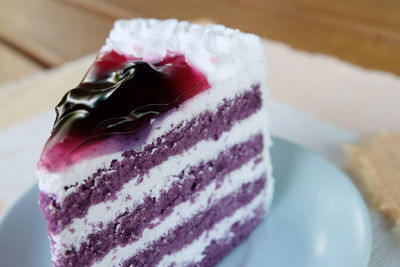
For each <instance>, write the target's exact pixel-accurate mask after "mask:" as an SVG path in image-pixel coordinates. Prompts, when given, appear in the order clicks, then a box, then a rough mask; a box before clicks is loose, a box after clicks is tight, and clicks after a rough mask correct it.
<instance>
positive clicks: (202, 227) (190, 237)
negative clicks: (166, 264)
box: [122, 176, 266, 267]
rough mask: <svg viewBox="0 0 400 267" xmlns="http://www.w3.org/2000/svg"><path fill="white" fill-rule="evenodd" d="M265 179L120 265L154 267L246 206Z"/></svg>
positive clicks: (196, 217) (222, 201)
mask: <svg viewBox="0 0 400 267" xmlns="http://www.w3.org/2000/svg"><path fill="white" fill-rule="evenodd" d="M265 183H266V177H265V176H263V177H262V178H259V179H258V180H256V181H254V182H250V183H246V184H243V185H242V187H241V189H240V190H239V191H238V192H236V193H235V194H231V195H229V196H226V197H224V198H222V199H220V200H219V201H218V202H217V203H216V204H215V205H214V206H212V207H211V208H210V209H208V210H206V211H202V212H199V213H198V214H196V215H195V216H193V218H192V219H191V220H190V221H188V222H187V223H185V224H183V225H179V226H178V227H176V228H175V229H174V230H173V231H171V232H170V234H169V235H168V236H165V237H162V238H160V239H159V240H157V241H156V242H154V243H153V244H152V245H151V246H150V247H149V248H148V249H147V250H144V251H142V252H141V253H138V254H136V255H134V256H133V257H132V258H130V259H127V260H126V261H125V262H123V263H122V266H124V267H128V266H143V267H145V266H156V265H157V264H158V263H159V262H160V261H161V259H162V258H163V256H164V255H170V254H173V253H175V252H178V251H179V250H181V249H182V248H183V247H184V246H186V245H188V244H190V243H192V242H193V241H194V240H196V239H197V238H198V237H199V236H200V235H201V234H202V233H203V232H204V231H209V230H211V229H212V228H213V226H214V225H215V224H217V223H218V222H219V221H221V220H222V219H224V218H226V217H229V216H231V215H232V214H233V213H234V212H235V210H237V209H239V208H241V207H243V206H246V205H248V204H249V203H250V202H251V201H252V200H253V199H254V198H255V197H256V196H257V195H258V194H259V193H260V192H261V191H262V190H263V188H264V186H265Z"/></svg>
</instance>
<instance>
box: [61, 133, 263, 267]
mask: <svg viewBox="0 0 400 267" xmlns="http://www.w3.org/2000/svg"><path fill="white" fill-rule="evenodd" d="M262 149H263V146H262V135H261V134H259V135H256V136H254V137H253V138H251V139H249V140H248V141H246V142H243V143H240V144H236V145H234V146H232V147H231V148H229V149H228V150H226V151H224V152H221V153H220V154H219V155H218V156H217V158H216V159H212V160H209V161H207V162H201V163H200V164H198V165H196V166H192V167H189V168H188V169H185V170H183V171H182V172H180V174H178V178H179V180H178V181H176V182H174V183H173V184H172V186H171V187H170V188H169V189H168V191H163V192H162V193H161V195H160V197H159V198H158V199H155V198H152V197H147V198H146V199H145V200H144V203H143V204H141V205H138V206H137V207H136V208H135V209H134V210H133V211H131V212H125V213H123V214H121V215H120V216H118V217H117V218H116V219H115V220H114V221H113V222H111V223H109V224H108V225H107V226H106V227H105V228H103V230H102V231H99V232H96V233H93V234H90V235H89V236H88V239H87V240H86V241H85V242H84V243H82V244H81V247H80V250H79V251H76V250H75V249H71V250H68V251H67V252H66V255H67V256H66V257H63V259H60V261H61V262H63V265H62V266H70V265H68V264H72V266H80V265H87V264H90V263H92V262H93V261H95V260H97V259H101V258H103V257H104V256H105V255H106V254H107V253H109V251H111V250H112V249H113V248H115V247H117V246H118V245H120V246H125V245H127V244H129V243H132V242H135V241H136V240H138V239H139V238H141V236H142V232H143V230H144V229H145V228H152V227H154V226H155V225H152V224H151V222H152V221H153V220H154V219H156V218H159V219H160V221H163V220H164V219H165V217H167V216H169V215H170V214H171V212H172V211H173V208H174V206H176V205H179V204H180V203H182V202H185V201H188V200H189V201H192V200H193V201H195V198H196V196H198V194H199V193H201V192H202V191H203V190H204V189H205V187H206V186H207V185H209V184H210V183H211V181H213V180H217V181H218V180H221V181H222V180H223V179H224V177H226V175H227V174H229V173H230V172H232V171H234V170H236V169H239V168H240V167H241V166H243V165H244V164H246V163H247V162H249V161H250V160H251V159H253V158H255V157H257V156H258V155H260V153H261V152H262ZM261 189H262V188H261Z"/></svg>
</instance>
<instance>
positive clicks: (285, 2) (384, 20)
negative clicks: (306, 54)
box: [64, 0, 400, 74]
mask: <svg viewBox="0 0 400 267" xmlns="http://www.w3.org/2000/svg"><path fill="white" fill-rule="evenodd" d="M64 1H67V2H69V1H74V2H76V3H78V1H77V0H64ZM79 3H81V5H86V7H87V8H88V7H89V9H96V6H102V5H104V4H107V5H108V6H111V5H114V6H115V7H118V8H119V9H121V7H123V10H129V11H134V12H135V13H137V14H140V15H141V16H145V17H157V18H170V17H176V18H179V19H189V20H190V19H195V18H202V17H208V18H211V19H213V20H215V21H217V22H219V23H222V24H225V25H227V26H230V27H234V28H239V29H241V30H243V31H247V32H254V33H256V34H259V35H261V36H263V37H266V38H268V39H273V40H279V41H283V42H285V43H288V44H290V45H291V46H293V47H295V48H299V49H303V50H307V51H311V52H318V53H325V54H331V55H335V56H337V57H339V58H341V59H344V60H346V61H350V62H352V63H356V64H359V65H361V66H364V67H367V68H374V69H382V70H387V71H391V72H394V73H397V74H400V16H399V14H400V1H398V0H381V1H375V0H336V1H332V0H331V1H322V0H268V1H263V0H218V1H214V0H202V1H198V0H169V1H163V0H155V1H154V0H153V1H142V0H130V1H125V0H100V1H93V0H82V1H79ZM110 10H112V9H110ZM114 11H115V10H114ZM109 15H110V16H112V17H117V14H116V13H115V12H114V13H111V12H110V13H109ZM121 15H122V14H121Z"/></svg>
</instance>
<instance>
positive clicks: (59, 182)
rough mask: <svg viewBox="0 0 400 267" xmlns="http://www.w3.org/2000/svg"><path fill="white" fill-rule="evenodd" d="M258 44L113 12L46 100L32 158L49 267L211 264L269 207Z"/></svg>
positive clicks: (215, 29) (234, 33)
mask: <svg viewBox="0 0 400 267" xmlns="http://www.w3.org/2000/svg"><path fill="white" fill-rule="evenodd" d="M264 58H265V57H264V52H263V46H262V44H261V42H260V40H259V38H258V37H257V36H255V35H253V34H247V33H242V32H240V31H239V30H233V29H228V28H226V27H224V26H221V25H208V26H199V25H190V24H189V23H187V22H178V21H176V20H172V19H171V20H165V21H160V20H154V19H135V20H120V21H117V22H116V23H115V25H114V28H113V29H112V31H111V33H110V36H109V37H108V39H107V41H106V44H105V45H104V46H103V47H102V48H101V50H100V52H99V54H98V56H97V58H96V61H95V62H94V63H93V65H92V67H91V68H90V69H89V71H88V72H87V74H86V76H85V77H84V78H83V80H82V82H81V83H80V84H79V85H78V86H77V87H76V88H74V89H72V90H70V91H68V92H67V93H66V95H65V96H64V97H63V99H62V100H61V102H60V103H59V104H58V105H57V107H56V113H57V116H56V120H55V123H54V127H53V130H52V133H51V136H50V138H49V140H48V141H47V143H46V145H45V147H44V149H43V152H42V155H41V158H40V161H39V163H38V167H37V174H38V177H39V188H40V208H41V210H42V211H43V213H44V215H45V218H46V220H47V222H48V233H49V238H50V241H51V242H50V243H51V254H52V263H53V265H54V266H213V265H215V264H216V263H217V262H218V261H220V260H221V259H222V258H223V257H224V256H225V255H227V254H228V253H229V251H231V250H232V249H233V248H234V247H235V246H236V245H237V244H238V243H240V242H241V241H243V240H244V239H245V238H246V237H247V236H248V235H249V234H250V232H251V231H252V230H253V229H254V228H255V227H256V226H257V224H258V223H259V222H260V221H261V220H262V219H263V218H264V217H265V214H266V213H267V211H268V208H269V205H270V202H271V199H272V193H273V183H274V182H273V178H272V177H271V165H270V159H269V146H270V143H271V142H270V135H269V131H268V119H267V110H266V100H267V88H266V85H265V80H266V66H265V61H264Z"/></svg>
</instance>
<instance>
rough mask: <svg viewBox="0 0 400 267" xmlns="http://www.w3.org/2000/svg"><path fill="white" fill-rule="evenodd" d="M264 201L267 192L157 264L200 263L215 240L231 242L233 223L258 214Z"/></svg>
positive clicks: (179, 264) (180, 264)
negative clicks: (205, 251)
mask: <svg viewBox="0 0 400 267" xmlns="http://www.w3.org/2000/svg"><path fill="white" fill-rule="evenodd" d="M263 202H265V192H264V193H263V194H260V195H259V196H257V197H256V198H255V199H253V201H252V202H251V203H250V204H249V205H247V206H245V207H242V208H240V209H238V210H236V211H235V213H234V214H233V215H232V216H231V217H227V218H225V219H223V220H222V221H221V222H219V223H218V224H216V225H215V226H214V227H213V228H212V229H211V230H210V231H207V232H203V233H202V234H201V236H200V237H199V238H197V239H196V240H194V241H193V242H192V243H191V244H189V245H187V246H185V247H184V248H182V249H181V250H180V251H177V252H175V253H173V254H170V255H165V256H164V257H163V258H162V260H161V261H160V262H159V264H158V265H157V266H158V267H162V266H165V267H169V266H171V265H172V264H173V263H174V264H175V265H174V266H186V265H188V264H190V263H192V264H193V263H200V262H201V261H202V260H203V258H204V257H205V255H204V254H202V252H204V250H205V249H206V248H207V247H208V246H209V245H210V244H211V242H212V241H213V240H221V239H227V240H226V241H227V242H229V240H230V239H231V238H233V237H234V235H235V234H234V233H232V232H231V231H230V229H231V227H232V225H233V224H235V223H236V222H240V223H245V222H246V221H248V220H250V219H252V218H253V217H255V216H257V215H258V214H256V211H257V210H258V209H259V208H260V207H261V206H262V205H263V204H264V203H263Z"/></svg>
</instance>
